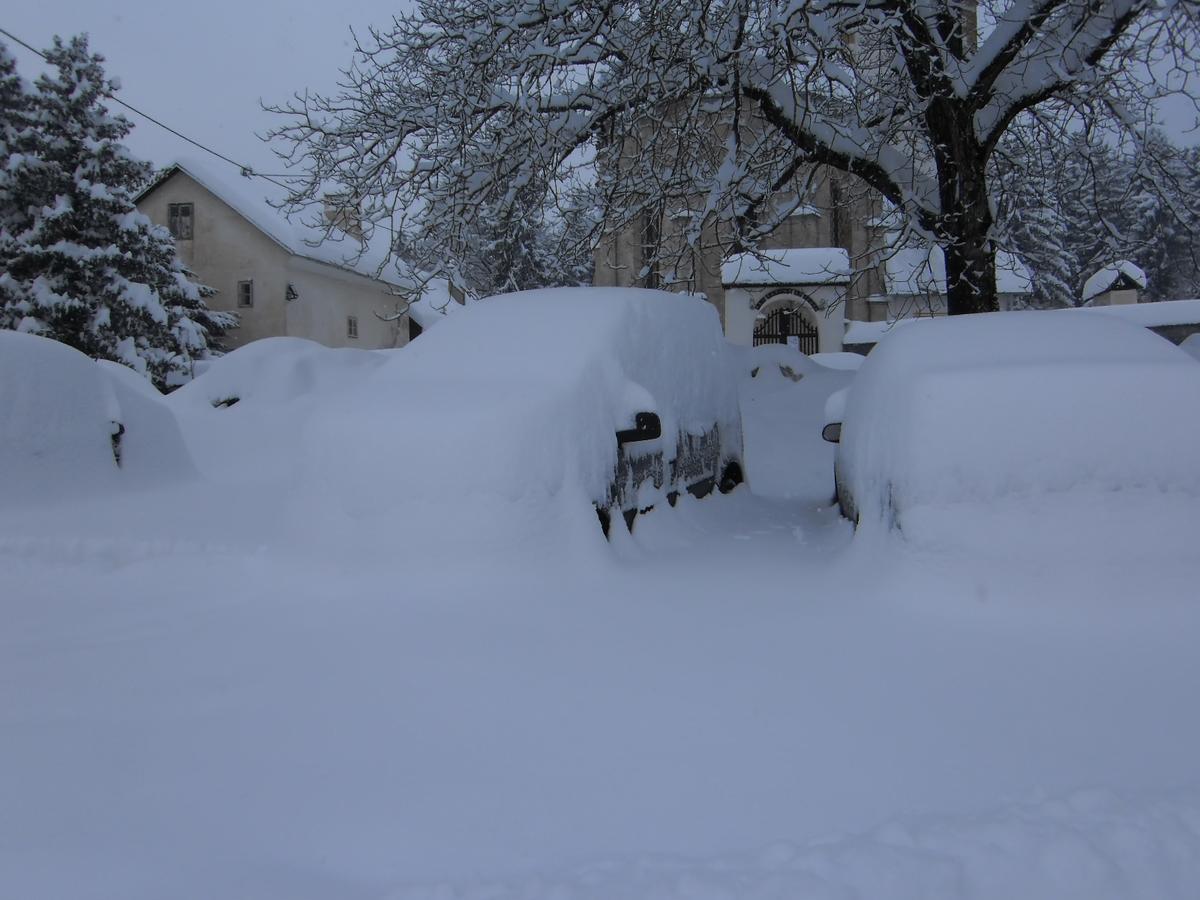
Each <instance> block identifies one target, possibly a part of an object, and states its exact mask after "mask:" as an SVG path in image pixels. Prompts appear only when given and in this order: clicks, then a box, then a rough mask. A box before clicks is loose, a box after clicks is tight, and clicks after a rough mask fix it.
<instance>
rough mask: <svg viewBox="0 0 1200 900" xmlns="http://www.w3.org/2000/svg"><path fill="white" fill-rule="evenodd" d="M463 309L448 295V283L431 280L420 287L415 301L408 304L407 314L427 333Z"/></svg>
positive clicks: (461, 305) (436, 279) (440, 280)
mask: <svg viewBox="0 0 1200 900" xmlns="http://www.w3.org/2000/svg"><path fill="white" fill-rule="evenodd" d="M463 308H464V307H463V304H461V303H459V302H458V301H457V300H455V299H454V298H453V297H452V296H451V295H450V282H449V281H447V280H446V279H445V278H431V279H429V280H428V281H426V282H425V284H424V285H423V286H422V288H421V293H420V295H419V296H418V297H417V299H415V300H412V301H410V302H409V305H408V314H409V316H411V317H412V318H413V319H415V320H416V322H417V324H418V325H420V326H421V328H422V329H423V330H426V331H427V330H428V329H430V328H432V327H433V326H434V325H437V324H438V323H440V322H443V321H445V319H446V317H447V316H449V315H452V314H454V313H456V312H458V311H460V310H462V309H463Z"/></svg>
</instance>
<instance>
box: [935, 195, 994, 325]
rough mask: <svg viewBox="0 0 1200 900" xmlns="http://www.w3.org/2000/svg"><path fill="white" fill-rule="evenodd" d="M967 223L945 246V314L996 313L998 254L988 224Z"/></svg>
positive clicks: (965, 222)
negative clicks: (981, 226) (989, 236)
mask: <svg viewBox="0 0 1200 900" xmlns="http://www.w3.org/2000/svg"><path fill="white" fill-rule="evenodd" d="M963 224H964V225H966V226H967V227H965V228H964V229H963V231H962V232H961V233H960V235H959V236H958V238H957V239H953V240H952V241H951V242H950V243H949V244H948V245H947V246H945V247H944V248H943V250H944V252H945V254H946V313H947V315H951V316H961V315H966V314H968V313H981V312H996V311H997V310H998V309H999V308H1000V298H999V296H998V295H997V294H996V256H995V253H994V251H993V250H992V245H991V242H990V241H988V238H987V231H988V229H987V227H986V225H985V226H984V227H983V228H978V227H972V225H971V223H970V222H969V221H968V220H966V219H964V221H963Z"/></svg>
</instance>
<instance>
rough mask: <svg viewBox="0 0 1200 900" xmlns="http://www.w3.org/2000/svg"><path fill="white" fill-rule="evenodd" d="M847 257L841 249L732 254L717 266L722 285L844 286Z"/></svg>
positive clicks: (846, 272)
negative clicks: (719, 270) (719, 269)
mask: <svg viewBox="0 0 1200 900" xmlns="http://www.w3.org/2000/svg"><path fill="white" fill-rule="evenodd" d="M850 274H851V269H850V255H849V254H848V253H847V252H846V251H845V250H843V249H842V248H841V247H805V248H790V249H787V250H760V251H758V252H757V253H735V254H734V255H733V256H731V257H729V259H727V260H726V261H725V262H724V263H722V264H721V281H722V282H723V283H725V284H845V283H846V282H848V281H849V280H850Z"/></svg>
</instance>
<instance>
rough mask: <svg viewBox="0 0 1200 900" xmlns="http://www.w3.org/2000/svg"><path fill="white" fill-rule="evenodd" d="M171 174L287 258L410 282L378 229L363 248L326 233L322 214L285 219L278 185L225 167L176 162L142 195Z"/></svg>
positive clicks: (399, 282)
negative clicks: (216, 201) (198, 188)
mask: <svg viewBox="0 0 1200 900" xmlns="http://www.w3.org/2000/svg"><path fill="white" fill-rule="evenodd" d="M175 169H178V170H180V171H182V172H184V173H185V174H186V175H188V176H190V177H191V178H192V179H193V180H194V181H197V182H199V183H200V184H201V185H202V186H203V187H205V188H207V189H208V190H209V191H211V192H212V193H213V194H215V195H216V196H217V197H219V198H220V199H221V200H223V201H225V202H226V203H228V204H229V205H230V206H231V207H232V208H233V209H234V210H236V211H237V212H238V213H239V214H241V215H242V216H243V217H244V218H245V219H247V220H248V221H249V222H250V223H251V224H252V225H254V226H255V227H256V228H258V229H259V230H260V231H262V232H263V233H264V234H266V235H267V236H268V237H270V238H271V239H272V240H274V241H275V242H276V243H277V244H279V245H281V246H282V247H283V248H284V249H285V250H287V251H288V252H289V253H293V254H295V255H296V256H301V257H304V258H306V259H311V260H315V261H317V262H321V263H326V264H327V265H332V266H337V267H339V268H343V269H348V270H350V271H352V272H356V273H357V274H359V275H364V276H366V277H368V278H375V279H377V280H379V281H383V282H385V283H387V284H391V285H394V286H397V287H408V286H409V284H410V279H409V278H407V277H406V276H404V275H402V274H401V270H400V269H398V267H397V261H396V259H395V258H394V257H393V256H392V253H391V247H392V239H391V234H390V232H389V231H388V230H387V228H386V227H384V226H377V227H376V229H375V231H374V233H373V234H372V235H371V238H370V240H369V241H367V242H365V243H363V242H361V241H359V239H358V238H356V237H353V236H351V235H348V234H346V233H345V232H342V231H340V230H338V229H336V228H335V229H333V230H328V231H327V228H326V225H325V222H324V221H323V216H324V209H323V208H322V209H306V210H304V211H303V212H298V213H294V214H292V215H291V216H290V217H289V216H287V215H286V214H285V213H284V212H283V211H282V210H280V209H278V208H277V206H276V205H278V204H281V203H283V202H284V201H285V200H286V199H287V195H288V192H287V189H286V188H285V187H284V186H283V184H284V183H283V182H281V180H280V179H274V180H268V179H266V178H263V177H247V176H244V175H240V174H238V173H237V172H235V171H234V170H233V168H232V167H231V166H227V165H224V164H221V165H217V164H213V163H209V162H208V161H206V160H202V159H197V158H194V157H178V158H176V159H175V160H174V161H173V162H172V163H171V164H170V165H168V166H167V167H166V169H165V170H164V175H163V176H161V177H160V178H159V179H158V180H157V181H155V182H152V183H151V185H150V186H149V187H147V188H146V189H145V191H144V192H143V193H148V192H149V191H152V190H153V189H154V187H155V186H157V185H158V184H161V183H162V181H163V180H164V179H165V178H167V177H169V175H170V173H172V172H173V171H174V170H175ZM139 199H140V198H139ZM273 204H275V205H273Z"/></svg>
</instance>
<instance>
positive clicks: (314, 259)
mask: <svg viewBox="0 0 1200 900" xmlns="http://www.w3.org/2000/svg"><path fill="white" fill-rule="evenodd" d="M223 166H224V164H208V163H206V162H204V161H198V160H178V161H176V162H174V163H172V164H171V165H170V166H168V167H167V168H166V169H164V170H163V171H162V172H161V173H160V174H159V176H158V177H157V178H156V179H155V180H154V181H153V182H151V183H150V184H149V185H148V186H147V187H146V188H144V189H143V190H142V191H141V192H140V193H139V194H138V196H137V197H136V202H137V207H138V209H139V210H140V211H141V212H143V213H145V214H146V215H147V216H149V217H150V219H151V220H153V221H154V222H155V223H156V224H159V225H163V226H165V227H167V228H168V229H170V231H171V234H172V235H173V236H174V237H175V243H176V246H177V248H178V250H179V256H180V258H181V259H182V260H183V262H184V264H185V265H186V266H187V267H188V268H189V269H191V270H192V272H194V273H195V275H196V277H197V279H198V280H199V281H200V282H201V283H203V284H206V285H208V286H209V287H212V288H215V289H216V291H217V294H216V296H214V297H210V298H209V300H208V304H209V306H210V307H212V308H213V309H218V310H225V311H229V312H235V313H237V314H238V316H239V319H240V325H239V326H238V327H237V328H236V329H234V330H233V331H232V332H231V333H230V334H229V336H228V337H227V339H226V343H227V344H228V345H229V346H231V347H238V346H241V345H243V344H246V343H248V342H250V341H253V340H256V339H258V338H264V337H280V336H288V337H301V338H308V339H309V340H314V341H318V342H320V343H322V344H325V345H327V346H330V347H359V348H362V349H380V348H384V347H398V346H402V345H403V344H405V343H406V342H407V341H408V340H409V336H410V332H411V331H419V329H416V328H413V326H412V325H411V322H412V317H410V315H408V312H407V305H408V304H407V300H408V297H409V296H410V295H411V293H412V290H413V282H412V281H411V280H410V279H408V278H407V277H404V276H402V275H401V274H400V273H399V272H398V270H397V268H396V266H395V263H394V261H393V260H392V257H391V254H390V238H389V236H388V235H387V234H385V233H384V232H383V231H382V230H377V231H376V232H375V234H374V235H373V236H372V239H371V240H370V241H369V242H364V241H363V240H362V239H361V237H360V235H361V231H360V230H359V228H358V222H357V220H356V218H355V216H354V215H353V213H352V212H348V211H347V210H345V209H343V208H339V207H338V206H337V204H336V202H332V203H328V204H327V205H326V209H325V214H326V216H327V219H326V221H325V222H316V221H312V218H313V216H312V215H311V214H310V215H309V216H308V217H307V219H306V220H302V219H304V217H303V216H301V217H293V218H292V219H290V220H289V219H288V218H287V217H286V216H285V215H284V214H283V213H282V212H281V211H280V210H279V209H277V208H276V207H275V206H273V205H272V203H274V204H279V203H281V202H282V200H283V199H284V198H285V197H286V191H285V190H284V189H283V188H282V187H281V186H279V185H277V184H275V183H273V182H271V181H269V180H266V179H263V178H248V177H243V176H241V175H238V174H237V173H236V172H235V171H234V170H233V169H232V168H229V167H223ZM329 224H333V225H334V227H333V228H332V229H330V228H328V227H327V225H329Z"/></svg>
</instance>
